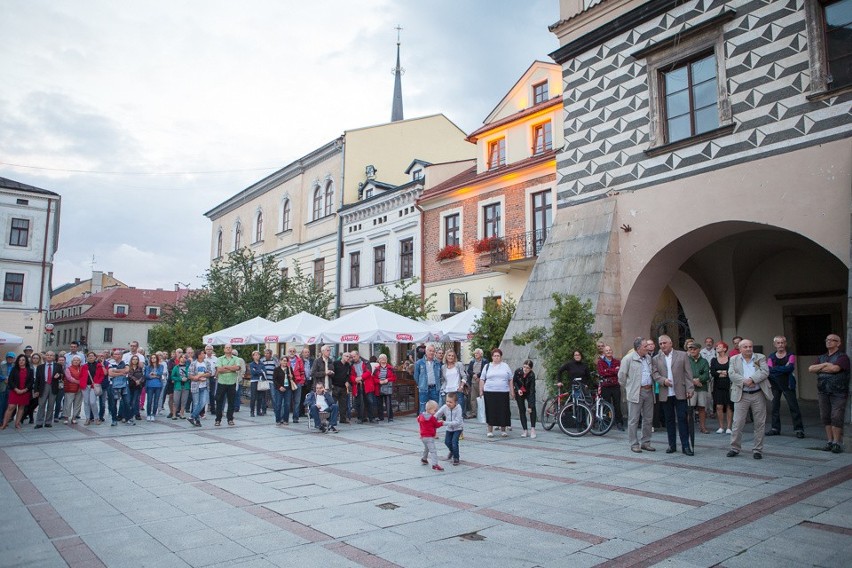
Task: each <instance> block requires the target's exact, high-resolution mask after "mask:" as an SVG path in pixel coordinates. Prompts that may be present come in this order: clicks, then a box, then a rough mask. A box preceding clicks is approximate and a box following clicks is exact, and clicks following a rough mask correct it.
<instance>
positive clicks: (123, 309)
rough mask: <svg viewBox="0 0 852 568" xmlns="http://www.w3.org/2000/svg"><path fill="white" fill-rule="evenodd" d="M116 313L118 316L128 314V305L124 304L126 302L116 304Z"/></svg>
mask: <svg viewBox="0 0 852 568" xmlns="http://www.w3.org/2000/svg"><path fill="white" fill-rule="evenodd" d="M114 313H115V315H117V316H126V315H127V306H126V305H124V304H116V305H115V311H114Z"/></svg>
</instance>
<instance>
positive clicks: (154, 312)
mask: <svg viewBox="0 0 852 568" xmlns="http://www.w3.org/2000/svg"><path fill="white" fill-rule="evenodd" d="M146 311H147V312H148V315H149V316H159V315H160V308H158V307H156V306H148V308H147V310H146Z"/></svg>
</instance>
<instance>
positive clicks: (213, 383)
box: [207, 377, 236, 416]
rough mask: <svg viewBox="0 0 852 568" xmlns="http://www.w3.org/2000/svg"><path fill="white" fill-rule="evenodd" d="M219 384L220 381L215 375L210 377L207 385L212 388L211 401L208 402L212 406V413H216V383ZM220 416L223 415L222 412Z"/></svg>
mask: <svg viewBox="0 0 852 568" xmlns="http://www.w3.org/2000/svg"><path fill="white" fill-rule="evenodd" d="M218 384H219V381H217V380H216V379H215V378H213V377H210V378H209V379H207V385H208V387H207V388H208V389H209V390H210V402H209V403H208V406H209V407H210V414H216V392H217V387H216V385H218ZM234 392H236V389H235V390H234ZM219 416H222V413H221V412H220V413H219Z"/></svg>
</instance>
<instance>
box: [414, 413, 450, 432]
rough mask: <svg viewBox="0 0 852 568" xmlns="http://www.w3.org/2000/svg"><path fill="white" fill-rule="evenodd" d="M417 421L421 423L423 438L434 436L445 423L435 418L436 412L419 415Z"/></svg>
mask: <svg viewBox="0 0 852 568" xmlns="http://www.w3.org/2000/svg"><path fill="white" fill-rule="evenodd" d="M427 416H428V418H427ZM417 421H418V422H419V423H420V437H421V438H434V437H435V434H437V432H438V428H440V427H441V426H443V425H444V423H443V422H441V421H440V420H438V419H437V418H435V415H434V414H429V413H428V412H424V413H423V414H420V415H418V416H417Z"/></svg>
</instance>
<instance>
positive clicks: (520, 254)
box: [490, 229, 548, 265]
mask: <svg viewBox="0 0 852 568" xmlns="http://www.w3.org/2000/svg"><path fill="white" fill-rule="evenodd" d="M547 231H548V229H537V230H535V231H527V232H526V233H517V234H514V235H508V236H505V237H503V238H502V239H500V242H499V243H496V245H495V246H493V247H492V248H491V251H490V255H491V264H492V265H494V264H504V263H507V262H513V261H516V260H524V259H530V258H535V257H537V256H538V254H539V252H541V249H542V247H543V246H544V242H545V240H546V239H547Z"/></svg>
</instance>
